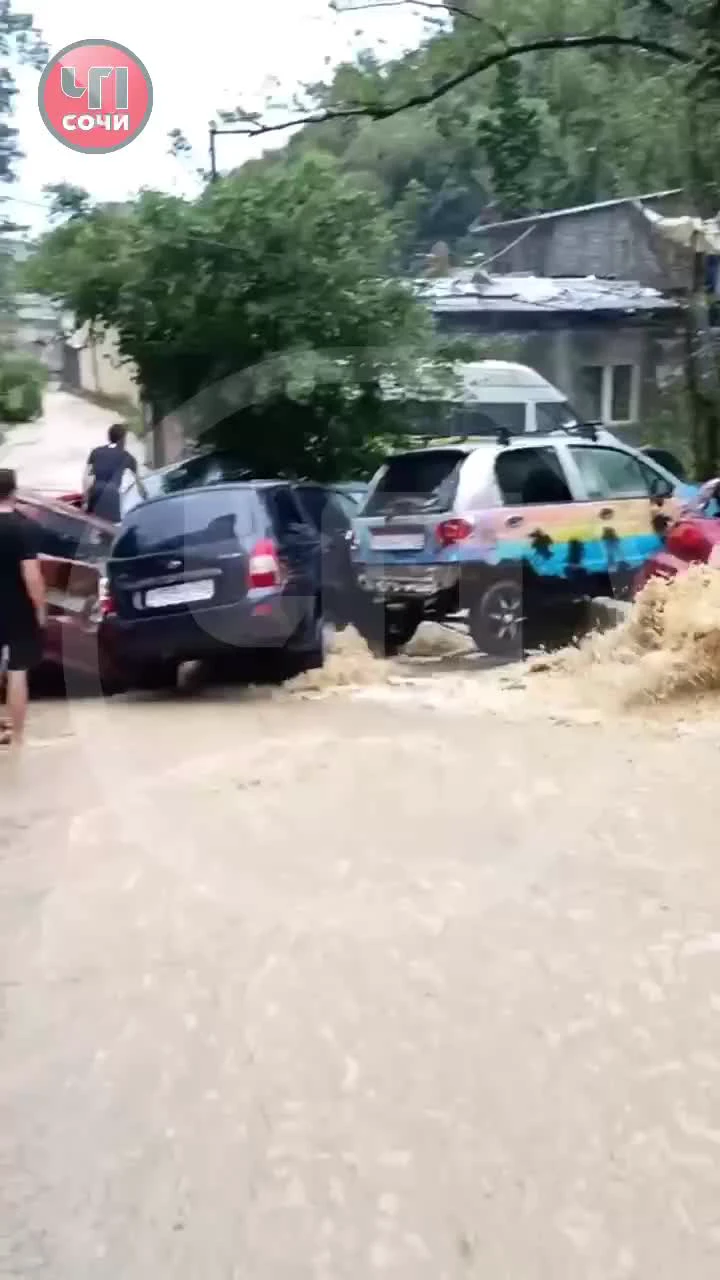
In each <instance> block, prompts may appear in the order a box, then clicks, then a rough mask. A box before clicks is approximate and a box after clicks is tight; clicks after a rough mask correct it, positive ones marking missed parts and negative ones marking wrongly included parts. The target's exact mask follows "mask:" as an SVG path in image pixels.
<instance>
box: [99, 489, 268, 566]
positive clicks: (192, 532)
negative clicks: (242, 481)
mask: <svg viewBox="0 0 720 1280" xmlns="http://www.w3.org/2000/svg"><path fill="white" fill-rule="evenodd" d="M261 520H262V516H261V511H260V508H259V503H258V498H257V495H256V494H255V492H254V490H252V489H247V490H243V489H227V490H223V489H196V490H193V491H192V492H189V493H184V494H182V495H178V496H177V497H173V498H167V499H160V500H158V501H157V502H148V503H145V504H143V505H141V506H139V507H135V508H134V509H133V510H132V511H131V512H130V514H129V515H128V516H126V518H125V522H124V524H123V528H122V529H121V531H120V534H119V535H118V538H117V541H116V543H115V546H114V548H113V559H114V560H123V559H128V558H131V557H133V556H142V555H153V554H155V553H163V552H167V551H172V550H178V549H180V548H183V547H193V546H209V545H216V544H220V543H236V542H237V541H238V540H239V539H241V538H244V537H247V536H248V535H250V534H252V533H253V532H255V531H256V530H257V529H258V528H259V525H260V523H261Z"/></svg>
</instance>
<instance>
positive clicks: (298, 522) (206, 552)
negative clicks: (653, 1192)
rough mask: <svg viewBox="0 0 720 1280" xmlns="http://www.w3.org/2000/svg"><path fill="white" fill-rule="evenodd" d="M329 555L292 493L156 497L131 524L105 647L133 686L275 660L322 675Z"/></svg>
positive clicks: (207, 491) (111, 571)
mask: <svg viewBox="0 0 720 1280" xmlns="http://www.w3.org/2000/svg"><path fill="white" fill-rule="evenodd" d="M321 576H322V574H321V551H320V541H319V538H318V534H317V531H316V530H315V529H314V527H313V526H312V524H311V523H310V522H309V520H308V519H307V517H306V515H305V513H304V511H303V509H302V507H301V506H300V503H299V502H298V500H297V498H296V496H295V494H294V492H293V489H292V487H291V486H290V485H288V484H285V483H284V482H282V481H266V482H263V481H251V482H247V483H238V484H224V485H213V486H212V487H210V488H203V489H190V490H188V491H186V492H184V493H178V494H173V495H169V496H167V497H162V498H155V499H152V500H151V501H149V502H145V503H143V504H142V505H140V506H138V507H136V508H134V510H132V511H131V512H130V513H129V515H127V516H126V518H125V520H124V522H123V525H122V528H121V530H120V532H119V534H118V537H117V538H116V540H115V542H114V544H113V548H112V551H111V554H110V560H109V562H108V566H107V580H106V584H105V590H104V595H103V602H102V610H103V623H102V627H103V632H104V639H105V641H106V642H107V643H108V645H109V647H110V649H111V651H112V652H113V653H114V654H115V655H116V658H117V661H118V662H119V663H120V664H121V666H122V669H123V670H124V672H125V673H126V677H127V682H128V684H129V685H131V686H134V687H137V688H161V687H163V686H164V685H171V684H172V683H174V681H175V679H176V675H177V669H178V666H179V665H180V663H181V662H184V661H188V660H192V659H205V660H207V661H210V662H211V663H212V662H215V663H217V664H221V663H222V664H225V665H227V663H228V662H230V663H232V661H233V660H234V659H236V658H239V657H240V655H241V654H242V655H244V656H245V657H247V655H248V653H250V654H252V655H256V654H261V653H262V654H264V655H265V656H266V657H267V656H268V655H274V656H275V657H276V658H277V659H278V660H279V663H280V664H281V671H282V674H291V673H295V672H297V671H299V670H302V669H308V668H312V667H318V666H322V662H323V640H322V636H323V618H322V605H321Z"/></svg>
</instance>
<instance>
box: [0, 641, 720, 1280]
mask: <svg viewBox="0 0 720 1280" xmlns="http://www.w3.org/2000/svg"><path fill="white" fill-rule="evenodd" d="M474 661H475V666H477V665H481V664H479V662H478V660H474ZM472 667H473V660H471V659H469V658H467V657H465V656H464V655H462V654H460V655H459V656H458V657H456V658H455V659H453V658H448V659H443V660H440V662H439V663H438V661H437V660H436V661H433V660H432V659H431V658H430V659H428V660H427V666H423V663H422V660H420V659H415V661H414V665H413V664H412V663H410V664H408V663H407V662H406V663H405V664H403V663H393V664H390V667H389V668H381V667H380V666H379V665H378V664H376V668H375V670H376V674H375V676H374V677H373V676H372V675H370V674H366V676H365V678H363V679H361V678H360V677H359V675H358V671H357V670H355V672H354V677H353V681H351V682H350V683H353V682H354V683H357V685H358V687H357V688H354V689H353V688H339V689H338V688H335V689H331V690H330V693H329V696H325V697H323V696H317V695H316V694H314V693H313V692H312V690H311V687H310V686H311V684H312V682H310V681H308V682H307V687H305V688H304V687H303V685H302V682H301V684H300V687H299V688H298V689H297V690H296V691H294V692H287V691H280V692H278V691H268V690H255V691H252V690H250V691H247V690H246V691H243V690H242V689H238V690H231V691H224V692H223V691H216V690H205V691H200V692H199V693H197V694H196V695H195V696H193V697H192V698H175V699H172V700H162V699H155V700H153V699H151V698H147V699H141V698H136V699H134V700H133V699H119V700H117V701H116V702H113V703H112V704H103V703H98V702H93V701H87V702H76V703H74V704H72V706H71V707H65V706H63V704H61V703H46V704H41V705H38V706H37V707H36V708H35V714H34V719H33V725H32V733H31V743H30V746H29V749H28V752H27V756H26V758H25V760H24V761H23V762H22V767H21V769H20V770H19V771H17V772H16V773H15V774H14V775H11V770H10V766H9V762H8V761H7V760H5V761H2V762H0V764H2V766H3V772H2V775H0V787H1V788H2V792H1V797H2V798H1V800H0V803H1V805H2V827H1V830H2V841H3V847H2V860H1V861H0V893H1V897H0V903H1V904H2V929H1V930H0V957H1V964H0V973H1V975H2V996H3V1013H2V1033H3V1038H2V1057H1V1071H0V1092H1V1093H2V1098H3V1114H2V1117H1V1124H0V1129H1V1131H2V1148H3V1161H4V1165H5V1167H6V1169H7V1170H8V1173H7V1175H6V1176H5V1177H4V1178H3V1180H2V1192H1V1193H0V1194H1V1195H2V1199H3V1204H2V1218H3V1221H4V1223H5V1224H6V1233H7V1239H8V1243H7V1245H6V1246H5V1249H6V1252H5V1253H4V1254H3V1255H2V1264H1V1265H0V1274H2V1275H3V1277H5V1276H7V1277H16V1276H26V1275H29V1274H35V1275H47V1276H48V1277H49V1276H52V1277H53V1280H84V1278H85V1277H90V1276H93V1277H102V1280H105V1278H107V1280H116V1278H117V1277H120V1276H122V1277H128V1280H130V1278H131V1280H151V1277H152V1278H153V1280H155V1277H157V1276H158V1275H164V1276H168V1277H170V1276H172V1277H173V1280H184V1278H185V1277H187V1280H196V1277H197V1276H199V1275H204V1276H208V1277H212V1278H213V1280H215V1278H216V1277H217V1278H218V1280H219V1278H220V1277H222V1278H223V1280H231V1278H235V1277H237V1278H238V1280H239V1278H240V1277H242V1280H247V1278H248V1277H253V1280H265V1278H267V1280H281V1278H284V1277H288V1280H304V1278H305V1277H307V1278H308V1280H310V1278H311V1277H312V1278H313V1280H314V1278H315V1277H319V1278H326V1280H340V1278H341V1277H343V1278H344V1277H347V1278H348V1280H350V1278H352V1280H356V1278H357V1280H361V1278H362V1280H364V1277H367V1276H368V1275H373V1274H376V1273H377V1274H385V1275H391V1276H397V1277H401V1278H402V1280H419V1278H420V1277H427V1278H428V1280H439V1278H440V1277H446V1278H447V1280H460V1278H461V1277H465V1276H477V1277H481V1276H482V1277H485V1276H492V1277H494V1278H495V1277H497V1278H498V1280H499V1277H508V1278H511V1277H512V1280H515V1278H516V1277H520V1276H522V1277H524V1278H526V1280H535V1278H537V1280H541V1278H542V1280H545V1278H546V1277H552V1280H577V1277H579V1276H581V1277H583V1280H610V1278H611V1277H618V1278H620V1277H630V1276H635V1275H637V1276H642V1277H645V1276H650V1275H652V1276H654V1277H656V1278H657V1280H676V1278H677V1276H678V1275H680V1274H687V1275H692V1276H693V1278H694V1280H705V1277H707V1280H710V1278H711V1277H713V1278H714V1277H715V1276H716V1275H717V1271H718V1264H719V1260H720V1219H719V1218H718V1208H717V1205H718V1192H719V1190H720V1174H718V1159H717V1156H718V1143H719V1142H720V1049H719V1047H718V1046H719V1045H720V1031H719V1027H720V978H719V976H718V975H719V972H720V970H719V969H718V960H719V956H720V873H718V866H717V831H718V829H719V828H720V799H718V796H717V758H718V756H717V748H718V744H719V743H720V728H717V720H716V718H715V717H714V716H713V715H708V716H706V717H704V718H703V719H702V720H700V721H698V720H695V719H693V720H689V719H686V720H685V723H680V724H679V723H678V714H679V713H677V714H674V715H672V716H670V715H668V716H665V717H664V718H659V719H656V720H655V721H654V722H648V721H647V720H643V719H640V718H635V719H633V718H622V717H615V718H609V717H599V716H596V715H595V716H593V715H584V716H583V715H581V714H580V713H579V712H577V711H575V712H573V711H572V710H568V709H565V710H562V709H561V710H558V709H557V708H556V707H553V706H552V705H551V704H550V702H549V701H548V700H547V699H546V698H545V697H537V698H535V697H534V695H533V694H532V692H531V691H529V690H528V688H527V681H526V680H525V678H524V677H523V678H522V679H521V678H519V677H518V676H517V674H516V673H515V671H514V669H512V668H510V669H507V670H506V671H505V672H504V673H497V672H489V673H486V672H483V671H482V670H479V671H478V670H474V669H472ZM430 675H432V679H430V678H429V676H430ZM523 680H525V685H524V687H523ZM463 690H464V695H463Z"/></svg>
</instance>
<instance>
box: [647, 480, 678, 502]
mask: <svg viewBox="0 0 720 1280" xmlns="http://www.w3.org/2000/svg"><path fill="white" fill-rule="evenodd" d="M673 492H674V489H673V486H672V485H671V484H670V483H669V481H668V480H666V479H665V478H664V477H663V476H653V478H652V480H651V481H650V497H651V498H671V497H672V495H673Z"/></svg>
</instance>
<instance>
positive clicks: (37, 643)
mask: <svg viewBox="0 0 720 1280" xmlns="http://www.w3.org/2000/svg"><path fill="white" fill-rule="evenodd" d="M15 491H16V479H15V472H14V471H8V470H5V469H2V470H0V672H2V673H3V674H4V676H5V684H6V703H7V711H8V716H9V720H7V721H5V720H3V721H0V745H2V746H9V745H10V744H13V745H14V746H20V744H21V743H22V739H23V733H24V730H25V719H26V716H27V704H28V682H27V673H28V671H29V670H30V669H31V667H34V666H35V665H36V663H37V662H39V660H40V657H41V654H42V633H43V628H44V627H45V584H44V581H43V576H42V573H41V571H40V565H39V564H38V559H37V544H36V538H35V533H34V529H33V525H32V523H31V521H29V520H26V519H24V517H23V516H21V515H20V514H19V513H18V512H17V511H16V510H15Z"/></svg>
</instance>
